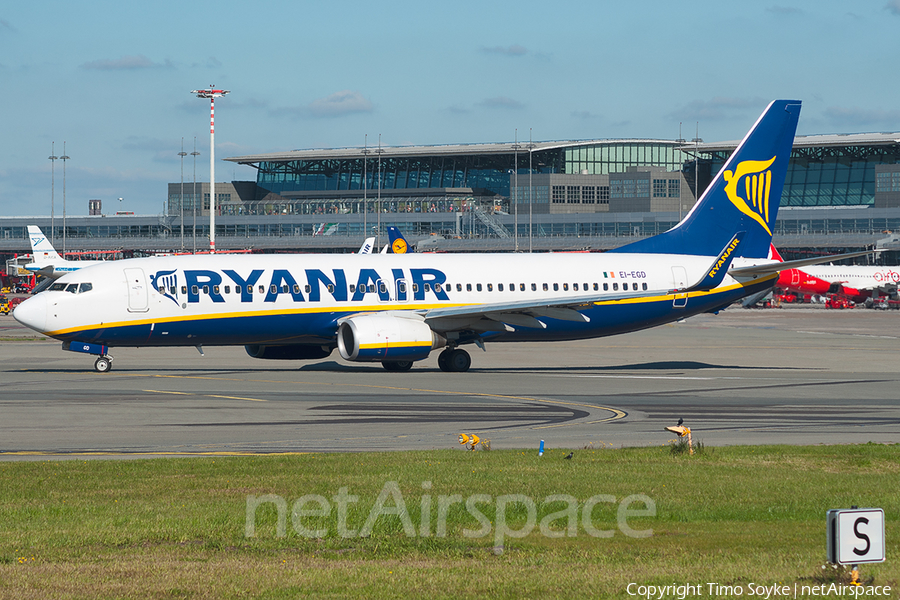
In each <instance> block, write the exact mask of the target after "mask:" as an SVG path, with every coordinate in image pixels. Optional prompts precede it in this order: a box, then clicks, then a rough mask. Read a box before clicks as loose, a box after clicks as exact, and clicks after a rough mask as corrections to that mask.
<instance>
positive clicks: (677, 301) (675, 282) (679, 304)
mask: <svg viewBox="0 0 900 600" xmlns="http://www.w3.org/2000/svg"><path fill="white" fill-rule="evenodd" d="M687 286H688V283H687V269H685V268H684V267H681V266H673V267H672V287H673V289H676V290H683V289H685V288H686V287H687ZM687 299H688V295H687V294H678V293H676V294H675V298H674V299H673V300H672V306H674V307H675V308H684V307H685V306H687Z"/></svg>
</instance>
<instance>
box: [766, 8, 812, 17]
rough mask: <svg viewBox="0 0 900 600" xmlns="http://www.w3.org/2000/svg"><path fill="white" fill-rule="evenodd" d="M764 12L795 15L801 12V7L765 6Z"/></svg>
mask: <svg viewBox="0 0 900 600" xmlns="http://www.w3.org/2000/svg"><path fill="white" fill-rule="evenodd" d="M766 12H770V13H772V14H774V15H782V16H795V15H802V14H803V11H802V10H801V9H799V8H795V7H793V6H770V7H768V8H766Z"/></svg>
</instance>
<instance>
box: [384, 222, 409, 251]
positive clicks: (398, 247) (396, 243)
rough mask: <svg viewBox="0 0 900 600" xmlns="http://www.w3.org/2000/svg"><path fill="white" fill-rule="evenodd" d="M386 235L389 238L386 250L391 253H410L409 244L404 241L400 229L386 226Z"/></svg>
mask: <svg viewBox="0 0 900 600" xmlns="http://www.w3.org/2000/svg"><path fill="white" fill-rule="evenodd" d="M387 230H388V237H389V238H390V240H391V245H390V247H389V248H388V252H389V253H391V254H406V253H412V250H410V248H409V244H408V243H407V241H406V238H404V237H403V234H402V233H400V230H399V229H397V228H396V227H393V226H390V227H388V228H387Z"/></svg>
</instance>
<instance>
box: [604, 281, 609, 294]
mask: <svg viewBox="0 0 900 600" xmlns="http://www.w3.org/2000/svg"><path fill="white" fill-rule="evenodd" d="M603 291H604V292H608V291H609V284H608V283H604V284H603Z"/></svg>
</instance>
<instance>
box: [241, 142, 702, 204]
mask: <svg viewBox="0 0 900 600" xmlns="http://www.w3.org/2000/svg"><path fill="white" fill-rule="evenodd" d="M520 146H521V148H522V149H521V150H520V151H519V152H518V153H514V152H512V153H503V154H498V153H491V154H444V153H441V151H440V147H436V149H435V150H436V151H435V153H434V154H433V155H431V156H428V155H422V156H382V157H381V159H380V161H379V157H378V151H377V150H375V149H372V150H368V153H367V154H366V157H365V160H364V159H363V157H362V156H360V158H351V159H346V158H345V159H318V160H293V161H263V162H260V163H259V165H258V167H259V171H258V175H257V185H258V187H259V189H260V190H265V191H268V192H274V193H276V194H279V195H287V196H290V195H291V194H292V192H294V193H301V194H302V195H304V196H309V195H310V194H309V192H340V191H351V190H357V191H360V192H361V191H362V190H363V189H364V188H365V189H367V190H369V191H372V190H377V189H378V187H379V181H380V187H381V189H382V190H415V189H426V188H431V189H435V188H472V189H479V190H485V191H486V192H487V193H488V194H489V195H490V194H495V195H499V196H504V197H509V196H510V195H511V194H510V181H509V173H510V171H512V170H514V169H517V172H518V173H519V174H521V175H527V174H528V170H529V164H530V165H531V168H532V172H533V173H535V174H551V173H564V174H582V173H585V172H587V174H591V175H603V174H609V173H624V172H625V171H626V169H627V168H628V167H633V166H647V165H652V166H659V167H663V168H665V169H666V170H669V171H680V170H681V167H682V164H683V163H684V161H685V160H686V158H687V155H686V154H684V153H683V152H681V151H680V150H678V149H677V146H678V144H677V143H676V142H650V141H648V142H640V141H635V142H631V141H629V142H609V143H607V142H597V143H584V144H582V143H578V142H573V143H572V144H571V145H568V146H561V147H558V148H552V149H545V150H535V151H534V152H533V153H532V155H531V156H530V157H529V153H528V145H527V144H525V143H523V144H520ZM396 150H397V149H396V148H392V149H391V151H392V153H394V154H396ZM362 152H363V151H362V150H361V151H360V154H362ZM529 159H530V160H529Z"/></svg>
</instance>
